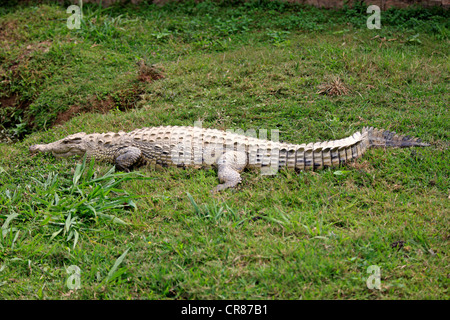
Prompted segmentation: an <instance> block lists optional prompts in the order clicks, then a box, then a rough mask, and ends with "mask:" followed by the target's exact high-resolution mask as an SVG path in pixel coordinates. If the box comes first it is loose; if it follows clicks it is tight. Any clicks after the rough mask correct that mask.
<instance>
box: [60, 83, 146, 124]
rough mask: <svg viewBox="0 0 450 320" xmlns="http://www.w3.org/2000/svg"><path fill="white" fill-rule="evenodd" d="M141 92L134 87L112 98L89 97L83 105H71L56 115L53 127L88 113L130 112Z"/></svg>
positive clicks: (117, 93)
mask: <svg viewBox="0 0 450 320" xmlns="http://www.w3.org/2000/svg"><path fill="white" fill-rule="evenodd" d="M143 92H144V91H143V89H142V88H139V87H137V86H134V87H132V88H131V89H126V90H122V91H119V92H115V93H114V98H113V97H112V95H109V96H108V97H107V98H106V99H99V98H98V97H90V98H89V99H88V102H87V103H86V104H85V105H72V106H70V107H69V109H67V110H66V111H63V112H61V113H60V114H58V116H57V117H56V120H55V121H54V122H53V125H60V124H63V123H64V122H66V121H69V120H70V119H71V118H73V117H75V116H77V115H79V114H83V113H88V112H92V113H101V114H106V113H108V112H109V111H110V110H112V109H116V108H118V109H119V110H121V111H126V110H130V109H132V108H134V107H135V106H136V103H137V102H138V101H139V96H140V95H141V94H142V93H143Z"/></svg>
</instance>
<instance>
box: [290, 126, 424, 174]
mask: <svg viewBox="0 0 450 320" xmlns="http://www.w3.org/2000/svg"><path fill="white" fill-rule="evenodd" d="M415 146H417V147H426V146H429V144H428V143H424V142H422V141H421V140H420V139H417V138H412V137H410V136H401V135H397V134H396V133H395V132H392V131H387V130H379V129H374V128H372V127H364V128H363V129H362V130H361V131H358V132H356V133H354V134H353V135H351V136H350V137H347V138H345V139H340V140H333V141H326V142H317V143H310V144H307V145H300V146H298V147H296V148H295V149H296V150H291V151H290V152H289V153H288V157H287V160H288V161H287V162H288V166H292V167H295V168H296V169H298V170H308V169H310V170H311V169H312V170H316V169H320V168H323V167H336V166H339V165H343V164H345V163H347V162H350V161H352V160H354V159H357V158H360V157H361V156H362V155H363V154H364V153H365V152H366V150H367V149H368V148H374V147H394V148H395V147H397V148H405V147H415ZM291 153H292V154H293V155H294V154H295V158H294V156H292V159H290V156H289V154H291ZM294 159H295V160H294ZM294 163H295V165H294Z"/></svg>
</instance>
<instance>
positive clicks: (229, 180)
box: [212, 151, 247, 192]
mask: <svg viewBox="0 0 450 320" xmlns="http://www.w3.org/2000/svg"><path fill="white" fill-rule="evenodd" d="M216 164H217V167H218V177H219V181H220V182H222V184H219V185H218V186H217V187H216V188H214V189H213V190H212V191H213V192H219V191H222V190H225V189H228V188H234V187H236V186H237V185H238V184H239V183H240V182H241V181H242V178H241V175H240V173H241V172H242V171H243V170H244V169H245V167H246V166H247V155H246V153H245V152H239V151H227V152H225V153H224V154H223V155H222V156H221V157H220V158H219V159H218V160H217V163H216Z"/></svg>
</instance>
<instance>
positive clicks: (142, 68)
mask: <svg viewBox="0 0 450 320" xmlns="http://www.w3.org/2000/svg"><path fill="white" fill-rule="evenodd" d="M138 66H139V74H138V79H139V81H142V82H149V83H150V82H153V81H155V80H159V79H164V78H165V75H164V70H163V69H162V67H160V66H157V65H151V66H149V65H147V64H146V63H145V62H144V60H140V61H139V62H138Z"/></svg>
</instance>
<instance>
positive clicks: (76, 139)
mask: <svg viewBox="0 0 450 320" xmlns="http://www.w3.org/2000/svg"><path fill="white" fill-rule="evenodd" d="M85 135H86V133H84V132H79V133H75V134H72V135H70V136H67V137H65V138H64V139H61V140H58V141H55V142H52V143H48V144H35V145H32V146H30V149H29V150H30V152H31V153H32V154H34V153H38V152H51V153H52V154H53V155H54V156H55V157H70V156H75V155H79V156H82V155H84V154H85V153H86V150H87V145H86V141H85V140H84V139H83V138H84V136H85Z"/></svg>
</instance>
